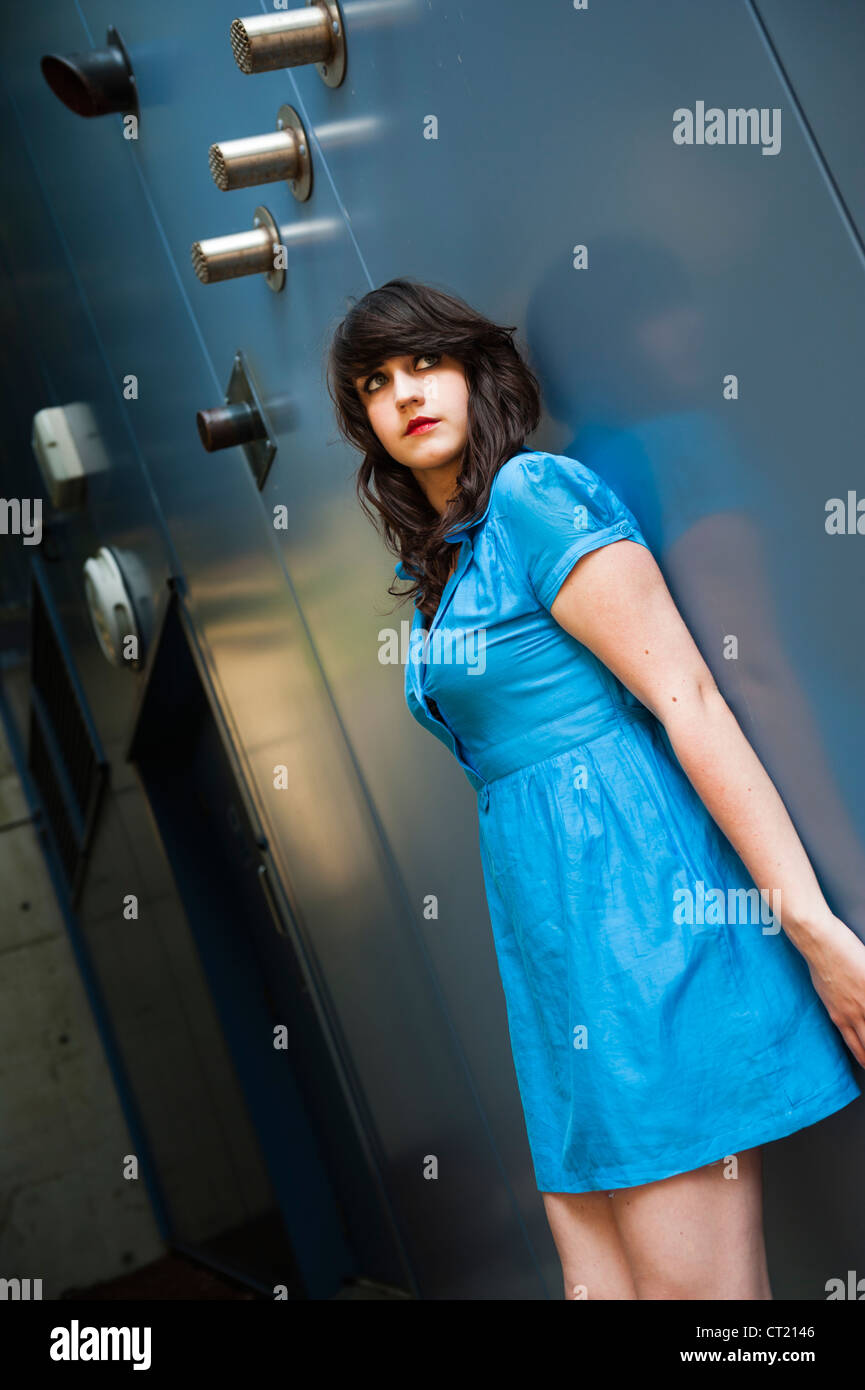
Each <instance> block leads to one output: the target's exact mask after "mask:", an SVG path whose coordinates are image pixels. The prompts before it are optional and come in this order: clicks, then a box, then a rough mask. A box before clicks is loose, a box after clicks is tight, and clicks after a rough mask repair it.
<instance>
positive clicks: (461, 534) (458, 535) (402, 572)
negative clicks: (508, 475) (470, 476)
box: [393, 474, 498, 579]
mask: <svg viewBox="0 0 865 1390" xmlns="http://www.w3.org/2000/svg"><path fill="white" fill-rule="evenodd" d="M496 477H498V474H496ZM495 481H496V480H495V478H493V487H495ZM493 487H491V488H490V495H489V497H488V499H487V505H486V506H485V507H484V509H483V511H482V512H481V514H480V516H476V517H474V518H473V520H471V521H466V522H464V523H463V525H462V526H452V527H451V529H450V530H449V531H446V532H445V535H444V539H445V540H446V541H449V542H450V541H464V540H465V539H466V537H467V536H468V534H469V532H470V531H473V530H474V528H475V527H476V526H480V524H481V522H482V521H484V520H485V518H486V515H487V512H488V511H489V509H490V507H491V506H492V501H493ZM393 568H394V573H395V574H396V576H397V578H398V579H413V578H414V575H413V574H410V573H409V572H408V571H407V570H406V568H405V566H404V564H403V562H402V560H397V562H396V564H395V565H394V567H393Z"/></svg>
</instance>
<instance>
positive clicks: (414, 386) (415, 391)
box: [393, 371, 424, 405]
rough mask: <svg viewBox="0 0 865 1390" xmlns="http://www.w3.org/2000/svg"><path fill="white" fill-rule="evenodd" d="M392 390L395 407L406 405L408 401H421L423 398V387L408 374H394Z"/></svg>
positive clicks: (397, 372)
mask: <svg viewBox="0 0 865 1390" xmlns="http://www.w3.org/2000/svg"><path fill="white" fill-rule="evenodd" d="M393 390H394V400H395V402H396V404H397V405H407V404H408V402H409V401H422V400H423V398H424V391H423V387H422V386H421V384H420V382H419V381H418V379H417V377H413V376H412V375H411V373H410V372H401V371H396V372H395V373H394V378H393Z"/></svg>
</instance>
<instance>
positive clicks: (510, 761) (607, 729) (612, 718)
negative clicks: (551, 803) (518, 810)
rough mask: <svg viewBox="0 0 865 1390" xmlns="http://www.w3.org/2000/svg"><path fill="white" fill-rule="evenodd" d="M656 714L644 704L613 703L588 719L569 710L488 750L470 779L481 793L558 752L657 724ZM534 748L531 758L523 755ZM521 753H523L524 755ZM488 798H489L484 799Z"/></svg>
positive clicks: (565, 751) (582, 714)
mask: <svg viewBox="0 0 865 1390" xmlns="http://www.w3.org/2000/svg"><path fill="white" fill-rule="evenodd" d="M655 719H656V716H655V715H654V714H653V713H652V711H651V710H649V709H647V708H646V706H645V705H610V706H609V707H608V708H607V709H603V710H599V711H598V713H597V714H596V715H595V716H594V717H593V718H589V719H587V718H586V716H585V713H578V712H576V711H575V712H569V713H568V714H566V715H563V716H562V718H561V719H555V720H553V721H552V723H550V724H542V725H541V726H540V728H538V727H537V726H536V727H534V728H532V729H531V730H528V731H526V732H524V733H522V734H520V735H519V736H518V737H517V738H514V739H508V740H507V741H506V742H505V743H500V744H498V745H497V746H496V747H495V748H491V749H489V750H488V751H487V752H486V753H485V754H484V756H483V758H481V759H480V760H479V761H478V764H476V771H477V774H478V775H477V777H476V778H474V777H473V778H471V779H470V780H471V781H472V784H473V785H475V786H476V790H477V791H478V792H479V793H482V792H484V791H485V789H486V787H487V786H488V785H489V783H490V782H498V781H500V780H501V779H502V778H503V777H509V776H510V775H511V773H513V772H519V771H521V770H522V769H523V768H526V767H531V766H532V765H533V764H534V763H542V762H545V761H546V760H547V758H553V757H555V756H556V755H557V754H558V753H567V752H568V750H569V749H571V748H579V747H582V746H583V745H584V744H587V743H592V742H593V741H594V740H595V739H596V738H601V737H602V735H604V734H608V733H611V732H613V731H614V730H615V729H619V728H622V727H624V726H626V725H628V724H634V723H646V724H648V723H654V722H655ZM529 750H531V757H525V756H524V755H525V754H526V753H527V752H528V751H529ZM521 754H522V755H523V756H521ZM484 800H485V801H486V798H484Z"/></svg>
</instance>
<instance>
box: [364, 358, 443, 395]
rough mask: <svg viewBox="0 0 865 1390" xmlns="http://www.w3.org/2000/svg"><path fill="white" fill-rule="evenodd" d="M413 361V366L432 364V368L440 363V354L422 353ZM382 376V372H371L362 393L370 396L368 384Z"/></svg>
mask: <svg viewBox="0 0 865 1390" xmlns="http://www.w3.org/2000/svg"><path fill="white" fill-rule="evenodd" d="M414 361H415V366H417V364H418V362H432V364H433V366H435V364H436V362H439V361H441V353H440V352H423V353H421V354H420V356H419V357H416V358H415V359H414ZM383 375H384V373H383V372H373V374H372V376H368V377H367V379H366V381H365V382H364V383H363V389H364V391H366V393H367V395H369V394H370V383H371V382H373V381H375V379H376V377H379V376H383Z"/></svg>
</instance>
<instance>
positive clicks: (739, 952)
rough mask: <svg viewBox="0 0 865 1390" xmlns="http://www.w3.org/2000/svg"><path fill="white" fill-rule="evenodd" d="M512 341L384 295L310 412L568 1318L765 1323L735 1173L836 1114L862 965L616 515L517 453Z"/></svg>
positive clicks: (410, 290) (601, 491)
mask: <svg viewBox="0 0 865 1390" xmlns="http://www.w3.org/2000/svg"><path fill="white" fill-rule="evenodd" d="M513 332H514V330H513V329H504V328H501V327H498V326H497V325H495V324H493V323H491V322H490V321H489V320H488V319H486V318H484V317H483V316H482V315H480V314H478V313H476V312H475V311H474V310H472V309H471V308H470V306H468V305H467V304H465V303H464V302H463V301H461V300H459V299H456V298H454V297H452V296H450V295H447V294H444V293H442V292H440V291H438V290H436V289H433V288H430V287H428V286H424V285H420V284H417V283H415V282H413V281H410V280H403V279H400V280H392V281H390V282H389V283H388V284H386V285H384V286H382V288H380V289H378V290H374V291H372V292H371V293H369V294H367V295H365V296H364V298H362V299H361V300H360V302H359V303H357V304H355V305H354V306H353V307H352V309H351V310H350V312H349V313H348V314H347V316H346V317H345V319H344V320H343V322H342V323H341V324H340V325H339V326H338V328H337V330H336V332H335V334H334V338H333V341H332V343H331V346H330V359H329V363H328V389H329V391H330V394H331V397H332V399H333V401H334V405H335V410H336V415H337V420H338V423H339V426H340V429H341V430H342V432H343V434H344V435H345V437H346V438H347V439H348V440H349V441H350V442H351V443H352V444H353V445H355V446H356V447H357V448H358V449H359V450H360V451H361V453H362V454H363V456H364V457H363V463H362V464H361V467H360V470H359V476H358V492H359V496H360V500H361V505H362V506H363V508H364V510H365V511H366V512H367V514H368V515H370V517H371V518H373V519H375V518H376V515H377V516H378V518H380V523H381V527H382V530H383V534H384V536H385V539H386V541H387V542H388V543H389V544H390V546H391V548H392V549H393V550H394V551H395V552H396V553H398V554H399V555H400V557H401V558H400V561H399V563H398V564H397V566H396V573H397V575H398V576H399V577H400V578H402V579H410V580H411V581H412V582H413V586H414V587H413V589H412V590H411V592H412V593H414V595H415V614H414V620H413V623H412V641H411V644H410V645H411V654H410V659H409V662H408V665H407V669H406V698H407V702H408V704H409V708H410V709H411V712H412V714H413V715H414V716H415V717H416V718H417V719H418V721H419V722H420V723H421V724H422V725H423V726H424V727H425V728H427V729H428V730H429V731H430V732H432V733H433V734H435V735H436V737H438V738H439V739H441V740H442V742H444V743H445V745H446V746H447V747H448V748H449V749H450V750H451V751H452V752H453V754H454V756H455V757H456V758H457V759H458V761H459V762H460V765H461V766H462V768H463V770H464V772H465V773H466V776H467V777H468V779H469V781H470V782H471V784H472V786H473V787H474V788H475V789H476V791H477V793H478V814H479V825H480V845H481V861H482V870H483V876H484V883H485V888H486V894H487V901H488V904H489V911H490V919H491V924H492V929H493V936H494V941H495V948H496V953H497V959H498V963H499V969H500V972H501V979H502V985H503V988H504V993H505V1000H506V1005H507V1015H508V1026H509V1032H510V1039H511V1046H512V1051H513V1057H514V1066H515V1070H516V1074H517V1079H518V1082H519V1088H520V1096H521V1100H522V1105H523V1112H524V1115H525V1121H526V1130H527V1135H528V1139H529V1145H530V1148H531V1153H532V1159H533V1164H534V1171H535V1178H536V1181H537V1186H538V1189H539V1191H540V1192H541V1193H542V1195H543V1200H544V1203H545V1207H546V1211H547V1216H548V1219H549V1222H550V1227H551V1230H552V1234H553V1239H554V1241H555V1243H556V1247H557V1250H558V1252H559V1255H560V1258H561V1263H562V1271H563V1276H564V1288H565V1297H566V1298H586V1297H588V1298H589V1299H634V1298H641V1299H700V1298H708V1299H717V1298H724V1299H731V1298H745V1299H770V1298H771V1297H772V1293H771V1290H770V1286H769V1278H768V1272H767V1266H766V1254H765V1247H764V1240H763V1229H762V1178H761V1149H760V1145H761V1144H763V1143H766V1142H768V1141H770V1140H773V1139H778V1138H780V1137H781V1136H783V1135H787V1134H792V1133H793V1132H794V1131H795V1130H798V1129H802V1128H803V1127H805V1126H806V1125H811V1124H814V1123H815V1122H816V1121H817V1120H820V1119H822V1118H823V1117H824V1116H826V1115H829V1114H831V1113H832V1112H833V1111H836V1110H840V1109H841V1108H842V1107H843V1106H845V1105H848V1104H849V1103H850V1101H851V1100H853V1099H854V1098H855V1097H856V1096H857V1095H859V1094H860V1087H859V1084H858V1082H857V1079H856V1075H855V1073H854V1064H853V1061H852V1059H851V1055H850V1054H851V1053H852V1056H853V1058H855V1059H856V1062H857V1063H858V1064H859V1065H860V1066H861V1065H865V945H863V943H862V942H861V941H860V940H859V938H858V936H856V935H855V934H854V932H853V931H851V930H850V928H849V927H847V926H846V925H845V923H844V922H842V921H841V920H840V919H839V918H838V917H836V916H835V915H834V914H833V913H832V912H831V910H830V908H829V906H828V905H827V903H826V901H825V899H824V897H823V894H822V892H821V890H820V886H819V884H818V882H817V879H816V877H815V875H814V872H813V869H812V867H811V865H810V863H809V861H808V858H807V856H806V853H805V850H804V848H803V846H802V844H801V842H800V840H799V838H798V836H797V834H796V831H795V829H794V827H793V825H792V823H791V821H790V818H789V816H788V815H787V812H786V810H785V808H784V805H783V803H782V801H781V798H780V797H779V795H778V793H777V791H776V790H775V787H774V786H773V784H772V782H771V781H770V779H769V776H768V774H767V773H766V771H765V770H764V768H763V767H762V765H761V763H760V762H759V760H758V758H757V756H756V754H755V753H754V751H753V749H752V748H751V746H750V744H749V743H748V742H747V741H746V739H745V737H744V735H743V733H742V732H741V730H740V728H739V725H738V723H737V721H736V719H735V717H734V715H733V713H732V711H731V710H730V708H729V707H728V705H727V704H726V702H725V700H724V698H723V697H722V695H721V693H720V691H719V690H718V688H717V686H716V684H715V682H714V680H713V678H712V676H711V673H710V671H709V669H708V667H707V665H706V663H705V661H704V660H703V658H702V656H701V655H700V652H699V651H698V650H697V648H696V646H695V644H694V642H693V640H692V638H691V636H690V634H689V632H688V630H687V628H686V626H685V624H684V622H683V621H682V618H681V617H680V615H679V612H678V610H677V609H676V607H675V605H674V603H673V600H672V598H671V596H670V593H669V591H668V589H667V586H666V584H665V582H664V579H663V577H662V575H661V572H660V570H659V568H658V566H657V564H656V562H655V560H654V558H653V556H652V554H651V552H650V550H649V548H648V546H647V543H646V541H645V539H644V538H643V536H642V534H641V532H640V529H639V526H638V524H637V521H636V519H635V517H634V516H633V514H632V513H631V512H630V511H629V510H628V509H627V508H626V507H625V506H624V504H623V503H622V502H621V501H620V500H619V498H618V497H617V496H616V495H615V493H614V492H613V491H612V490H611V489H610V488H609V487H608V486H607V485H606V484H605V483H604V482H603V480H602V479H601V478H600V477H599V476H598V475H597V474H596V473H594V472H593V471H592V469H590V468H588V467H587V466H586V465H585V464H583V463H582V462H579V461H578V460H576V459H571V458H567V457H563V456H560V455H556V454H550V453H547V452H545V451H544V450H540V449H535V450H527V449H526V448H525V438H526V436H527V435H528V434H530V433H531V432H532V430H534V429H535V428H536V427H537V425H538V421H539V416H540V403H539V393H538V385H537V382H536V380H535V378H534V376H533V374H532V372H531V371H530V370H529V369H528V367H527V366H526V365H525V363H524V362H523V361H522V359H521V357H520V355H519V353H518V351H517V349H516V348H515V346H514V343H513V341H512V335H513ZM370 483H372V484H373V487H372V488H371V487H370ZM731 563H735V560H734V559H733V558H731ZM391 592H396V591H394V590H392V591H391ZM479 648H482V653H481V652H480V650H477V649H479ZM455 652H456V654H457V657H456V659H455V656H454V654H455ZM466 652H471V653H472V654H473V655H472V658H471V659H469V658H467V657H465V653H466ZM460 653H462V654H463V657H464V658H465V659H463V660H460V659H459V654H460ZM481 655H482V659H480V660H479V659H477V658H478V657H479V656H481ZM746 866H747V867H746ZM758 890H759V891H758Z"/></svg>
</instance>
